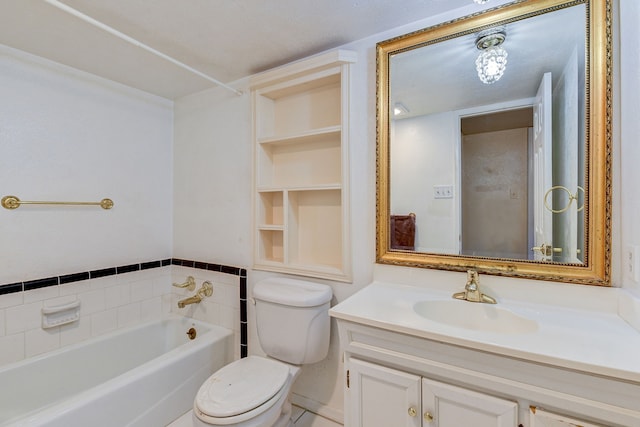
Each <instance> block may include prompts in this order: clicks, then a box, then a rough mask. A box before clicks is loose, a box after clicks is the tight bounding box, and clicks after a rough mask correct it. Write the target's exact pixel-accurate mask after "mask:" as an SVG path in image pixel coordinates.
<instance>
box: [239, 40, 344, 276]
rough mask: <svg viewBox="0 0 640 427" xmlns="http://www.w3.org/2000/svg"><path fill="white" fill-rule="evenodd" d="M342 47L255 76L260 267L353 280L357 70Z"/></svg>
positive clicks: (256, 220)
mask: <svg viewBox="0 0 640 427" xmlns="http://www.w3.org/2000/svg"><path fill="white" fill-rule="evenodd" d="M355 60H356V54H355V53H354V52H350V51H345V50H337V51H333V52H329V53H326V54H323V55H320V56H316V57H312V58H310V59H307V60H304V61H300V62H295V63H293V64H290V65H287V66H283V67H280V68H277V69H274V70H272V71H268V72H265V73H262V74H259V75H257V76H255V77H253V78H252V80H251V90H252V102H253V123H254V129H253V137H254V138H253V139H254V169H255V170H254V174H255V186H254V223H255V227H254V229H255V231H254V232H255V235H254V268H255V269H258V270H269V271H279V272H284V273H292V274H300V275H305V276H312V277H320V278H327V279H332V280H341V281H350V280H351V256H350V243H349V237H350V232H349V185H348V184H349V179H348V177H349V169H348V166H349V161H348V153H349V151H348V150H349V148H348V145H349V144H348V142H349V132H348V130H349V75H350V73H349V67H350V64H351V63H353V62H355Z"/></svg>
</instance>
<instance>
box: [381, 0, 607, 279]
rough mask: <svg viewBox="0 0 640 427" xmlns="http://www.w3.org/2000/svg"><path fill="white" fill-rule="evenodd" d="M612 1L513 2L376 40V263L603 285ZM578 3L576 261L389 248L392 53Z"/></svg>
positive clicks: (605, 245)
mask: <svg viewBox="0 0 640 427" xmlns="http://www.w3.org/2000/svg"><path fill="white" fill-rule="evenodd" d="M611 1H612V0H520V1H516V2H513V3H508V4H505V5H502V6H498V7H495V8H492V9H488V10H486V11H483V12H479V13H476V14H472V15H469V16H465V17H462V18H459V19H455V20H452V21H448V22H444V23H442V24H438V25H435V26H432V27H428V28H425V29H422V30H418V31H415V32H412V33H409V34H405V35H401V36H398V37H395V38H392V39H389V40H386V41H382V42H380V43H378V44H377V45H376V59H377V76H376V78H377V80H376V86H377V99H376V103H377V111H376V113H377V128H376V134H377V147H376V151H377V153H376V154H377V155H376V180H377V184H376V262H377V263H379V264H392V265H398V266H406V267H422V268H432V269H439V270H451V271H466V270H468V269H475V270H477V271H478V272H480V273H484V274H493V275H500V276H511V277H520V278H527V279H537V280H550V281H558V282H568V283H577V284H588V285H599V286H610V285H611V283H610V282H611V193H612V189H611V166H612V154H611V137H612V46H611V39H612V33H611V31H612V22H611V16H612V12H611V9H612V5H611ZM579 4H585V5H586V13H587V19H586V22H587V23H588V27H587V28H586V32H585V34H586V38H587V40H586V46H587V48H586V49H587V52H586V55H587V57H586V67H585V68H586V73H587V75H586V79H585V82H586V85H585V86H586V87H585V91H586V112H587V114H586V123H585V125H586V129H585V138H586V141H585V147H586V150H585V151H586V153H585V154H586V156H585V157H586V162H587V164H586V167H585V171H586V174H587V176H586V177H585V184H586V188H585V246H584V248H585V254H584V260H585V262H584V264H564V263H552V262H541V261H530V260H516V259H504V258H485V257H472V256H463V255H445V254H434V253H420V252H411V251H403V250H391V249H390V232H389V219H390V193H389V192H390V187H391V185H390V182H389V179H390V157H389V156H390V149H389V147H390V145H389V144H390V123H391V121H390V119H389V114H390V111H389V96H390V85H389V77H390V76H389V73H390V71H389V65H390V58H391V56H392V55H394V54H397V53H401V52H403V51H407V50H412V49H415V48H419V47H423V46H427V45H430V44H434V43H438V42H440V41H444V40H449V39H452V38H455V37H458V36H462V35H466V34H472V33H475V32H477V31H480V30H482V29H484V28H487V27H492V26H495V25H498V24H500V23H509V22H513V21H517V20H520V19H524V18H527V17H532V16H536V15H540V14H543V13H547V12H552V11H554V10H557V9H560V8H564V7H568V6H574V5H579Z"/></svg>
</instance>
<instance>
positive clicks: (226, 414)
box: [193, 356, 300, 427]
mask: <svg viewBox="0 0 640 427" xmlns="http://www.w3.org/2000/svg"><path fill="white" fill-rule="evenodd" d="M299 371H300V368H299V367H297V366H293V365H288V364H286V363H283V362H280V361H277V360H272V359H269V358H264V357H259V356H249V357H247V358H244V359H240V360H238V361H236V362H233V363H231V364H229V365H226V366H225V367H223V368H222V369H220V370H219V371H217V372H216V373H215V374H214V375H212V376H211V377H209V379H208V380H207V381H205V382H204V384H202V386H201V387H200V390H199V391H198V394H197V396H196V399H195V401H194V404H193V425H194V427H205V426H212V425H213V426H217V425H220V426H228V427H261V426H283V427H284V426H287V425H288V420H289V418H290V417H291V414H290V405H289V403H288V397H289V392H290V390H291V385H292V384H293V382H294V380H295V378H296V377H297V376H298V372H299ZM279 419H281V420H279ZM278 421H279V422H278ZM276 422H278V423H276Z"/></svg>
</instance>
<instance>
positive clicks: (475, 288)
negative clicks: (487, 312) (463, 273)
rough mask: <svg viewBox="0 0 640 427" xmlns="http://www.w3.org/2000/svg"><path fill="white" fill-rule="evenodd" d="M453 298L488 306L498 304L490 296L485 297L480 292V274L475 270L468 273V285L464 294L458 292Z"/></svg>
mask: <svg viewBox="0 0 640 427" xmlns="http://www.w3.org/2000/svg"><path fill="white" fill-rule="evenodd" d="M453 297H454V298H456V299H461V300H465V301H471V302H484V303H487V304H495V303H496V300H495V299H494V298H492V297H490V296H489V295H485V294H483V293H482V292H481V291H480V283H479V279H478V272H477V271H475V270H468V271H467V284H466V285H465V286H464V292H456V293H455V294H453Z"/></svg>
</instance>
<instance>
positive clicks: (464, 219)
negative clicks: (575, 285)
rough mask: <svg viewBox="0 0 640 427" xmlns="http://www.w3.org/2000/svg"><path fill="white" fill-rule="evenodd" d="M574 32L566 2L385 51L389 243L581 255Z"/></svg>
mask: <svg viewBox="0 0 640 427" xmlns="http://www.w3.org/2000/svg"><path fill="white" fill-rule="evenodd" d="M574 3H575V2H574ZM586 28H587V10H586V7H585V5H584V4H577V5H572V6H570V7H564V8H559V9H557V10H553V11H552V12H549V13H544V14H539V15H536V16H532V17H526V19H514V20H510V21H508V22H506V23H505V22H500V23H498V24H495V25H486V26H484V27H481V28H480V29H479V30H477V31H466V32H464V33H463V34H461V35H456V36H455V37H449V38H445V39H443V40H432V41H429V42H428V43H424V44H423V45H419V46H416V47H411V48H410V49H406V50H400V51H398V52H397V53H392V54H390V55H389V63H388V72H389V82H388V90H389V96H388V106H387V108H388V112H389V117H388V119H389V178H390V183H389V189H388V191H389V230H388V232H389V249H390V250H391V251H394V250H398V251H412V252H418V253H431V254H442V255H461V256H467V257H489V258H501V259H515V260H529V261H540V262H549V263H571V264H579V265H583V264H584V263H585V260H584V254H585V238H586V237H585V236H586V230H585V227H586V222H585V210H584V203H585V197H584V196H585V195H584V189H585V187H586V179H585V176H586V171H585V162H586V155H585V153H586V150H585V146H586V134H585V129H586V127H587V123H586V108H587V107H586V106H587V96H586V87H587V85H586V82H587V79H586V76H587V66H586V65H587V62H588V61H587V58H586V54H585V52H586V48H587V46H586V40H587V33H586Z"/></svg>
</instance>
